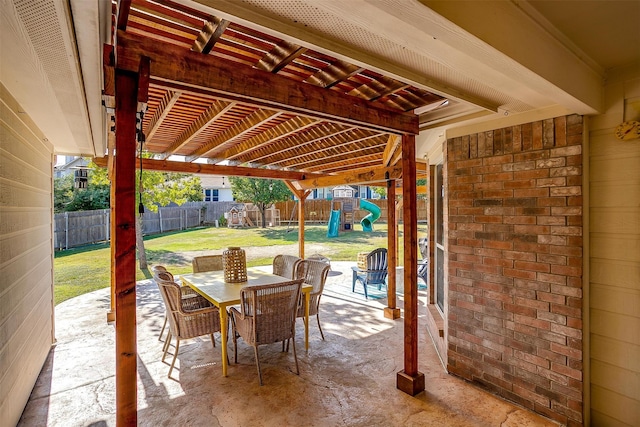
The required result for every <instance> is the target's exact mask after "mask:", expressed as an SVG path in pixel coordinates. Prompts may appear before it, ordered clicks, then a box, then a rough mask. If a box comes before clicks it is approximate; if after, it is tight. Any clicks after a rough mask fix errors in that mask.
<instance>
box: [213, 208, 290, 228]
mask: <svg viewBox="0 0 640 427" xmlns="http://www.w3.org/2000/svg"><path fill="white" fill-rule="evenodd" d="M224 217H225V218H226V220H227V227H230V228H231V227H262V215H260V209H258V207H257V206H256V205H254V204H252V203H239V204H237V205H234V206H232V207H231V209H229V210H228V211H227V212H225V214H224ZM265 222H266V225H267V227H275V226H278V225H280V210H279V209H276V207H275V205H271V206H270V207H269V208H268V209H266V211H265Z"/></svg>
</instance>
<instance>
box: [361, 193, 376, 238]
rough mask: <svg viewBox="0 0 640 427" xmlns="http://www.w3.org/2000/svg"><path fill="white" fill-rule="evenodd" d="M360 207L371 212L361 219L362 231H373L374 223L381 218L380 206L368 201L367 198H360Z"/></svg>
mask: <svg viewBox="0 0 640 427" xmlns="http://www.w3.org/2000/svg"><path fill="white" fill-rule="evenodd" d="M360 209H364V210H365V211H369V212H371V213H370V214H369V215H367V216H365V217H364V218H362V219H361V220H360V225H362V231H373V223H374V222H375V221H376V220H377V219H378V218H380V208H379V207H378V206H377V205H375V204H374V203H371V202H367V201H366V200H365V199H360Z"/></svg>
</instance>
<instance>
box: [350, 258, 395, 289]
mask: <svg viewBox="0 0 640 427" xmlns="http://www.w3.org/2000/svg"><path fill="white" fill-rule="evenodd" d="M366 267H367V268H366V269H364V270H363V269H360V268H358V267H351V270H353V283H352V285H351V291H352V292H355V291H356V282H360V283H362V286H364V297H365V298H367V299H369V295H368V293H367V286H369V285H372V286H373V285H377V286H378V289H379V290H380V289H382V285H385V286H386V284H387V283H386V279H387V274H388V273H389V269H388V261H387V249H386V248H378V249H375V250H373V251H371V252H369V254H368V255H367V263H366Z"/></svg>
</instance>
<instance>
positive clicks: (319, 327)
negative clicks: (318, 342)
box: [316, 310, 324, 341]
mask: <svg viewBox="0 0 640 427" xmlns="http://www.w3.org/2000/svg"><path fill="white" fill-rule="evenodd" d="M316 320H317V321H318V329H320V336H321V337H322V341H324V334H323V333H322V326H320V310H318V312H317V313H316Z"/></svg>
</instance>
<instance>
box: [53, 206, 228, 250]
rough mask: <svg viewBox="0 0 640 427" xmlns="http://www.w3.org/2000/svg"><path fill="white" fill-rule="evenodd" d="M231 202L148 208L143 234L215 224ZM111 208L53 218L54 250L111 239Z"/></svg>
mask: <svg viewBox="0 0 640 427" xmlns="http://www.w3.org/2000/svg"><path fill="white" fill-rule="evenodd" d="M234 205H237V203H234V202H189V203H185V204H183V205H182V206H177V207H160V208H158V212H151V211H149V210H148V209H147V210H146V212H145V213H144V215H143V216H142V233H143V234H157V233H165V232H167V231H175V230H184V229H187V228H193V227H199V226H201V225H214V224H217V223H218V221H219V220H220V218H221V217H224V213H225V212H226V211H228V210H229V209H231V206H234ZM109 221H110V209H100V210H93V211H78V212H64V213H59V214H55V215H54V248H55V249H68V248H73V247H77V246H83V245H89V244H92V243H99V242H107V241H109V240H110V239H111V236H110V231H111V230H110V226H109Z"/></svg>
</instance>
